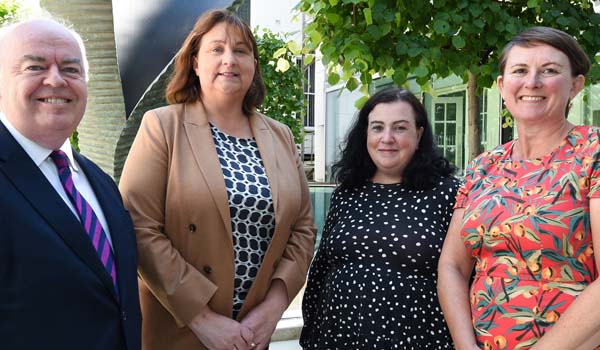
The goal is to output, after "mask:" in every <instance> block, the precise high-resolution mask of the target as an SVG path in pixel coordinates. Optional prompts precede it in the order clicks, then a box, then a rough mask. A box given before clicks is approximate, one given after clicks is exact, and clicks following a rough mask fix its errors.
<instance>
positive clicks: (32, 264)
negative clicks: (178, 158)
mask: <svg viewBox="0 0 600 350" xmlns="http://www.w3.org/2000/svg"><path fill="white" fill-rule="evenodd" d="M86 100H87V61H86V58H85V50H84V47H83V43H82V41H81V38H80V37H79V35H77V34H76V33H74V32H73V31H71V30H69V29H67V28H65V27H64V26H63V25H61V24H59V23H57V22H54V21H51V20H29V21H26V22H21V23H18V24H14V25H11V26H9V27H6V28H3V29H2V30H1V31H0V110H1V111H2V113H1V114H0V122H1V123H0V348H1V349H9V350H23V349H25V350H27V349H61V350H62V349H77V350H92V349H93V350H96V349H97V350H113V349H114V350H120V349H128V350H129V349H133V350H138V349H140V348H141V344H140V342H141V340H140V338H141V313H140V308H139V300H138V288H137V278H136V265H137V256H136V244H135V236H134V233H133V227H132V224H131V220H130V218H129V215H128V213H127V211H126V210H125V209H124V207H123V203H122V200H121V197H120V195H119V192H118V190H117V187H116V186H115V184H114V182H113V180H112V179H111V178H110V177H109V176H108V175H106V174H105V173H104V172H102V170H100V168H98V167H97V166H96V165H95V164H93V163H92V162H91V161H90V160H88V159H87V158H85V157H83V156H81V155H79V154H78V153H76V152H75V151H73V150H72V149H71V146H70V144H69V140H68V138H69V135H71V133H72V132H73V131H74V130H75V128H76V127H77V125H78V124H79V122H80V120H81V118H82V117H83V114H84V112H85V106H86Z"/></svg>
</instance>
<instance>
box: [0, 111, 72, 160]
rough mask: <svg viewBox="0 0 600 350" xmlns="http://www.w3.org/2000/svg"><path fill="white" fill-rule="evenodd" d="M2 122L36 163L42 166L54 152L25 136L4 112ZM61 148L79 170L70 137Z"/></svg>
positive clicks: (0, 120) (0, 115) (1, 114)
mask: <svg viewBox="0 0 600 350" xmlns="http://www.w3.org/2000/svg"><path fill="white" fill-rule="evenodd" d="M0 122H2V124H4V126H6V129H8V132H10V134H11V135H12V136H13V137H14V138H15V140H16V141H17V143H18V144H19V145H20V146H21V147H22V148H23V150H25V153H27V155H29V157H30V158H31V159H32V160H33V162H34V163H35V165H37V166H38V167H40V165H42V163H43V162H44V161H45V160H46V159H47V158H48V157H49V156H50V153H52V150H51V149H48V148H46V147H43V146H41V145H39V144H37V143H35V142H34V141H31V140H30V139H28V138H27V137H25V136H24V135H23V134H21V132H20V131H19V130H17V129H16V128H15V127H14V126H13V125H12V124H11V122H10V121H9V120H8V118H7V117H6V116H5V115H4V113H2V112H0ZM60 150H61V151H63V152H65V154H66V155H67V157H68V158H69V166H70V167H71V169H72V170H74V171H76V172H77V171H79V168H78V167H77V163H75V159H74V158H73V149H72V148H71V144H70V141H69V139H66V140H65V142H64V143H63V144H62V146H60Z"/></svg>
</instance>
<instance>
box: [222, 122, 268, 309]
mask: <svg viewBox="0 0 600 350" xmlns="http://www.w3.org/2000/svg"><path fill="white" fill-rule="evenodd" d="M211 132H212V135H213V139H214V141H215V146H216V148H217V155H218V156H219V162H220V163H221V169H222V171H223V177H224V179H225V187H226V188H227V196H228V198H229V213H230V216H231V231H232V234H233V250H234V257H235V289H234V294H233V315H232V317H233V318H235V317H236V316H237V314H238V312H239V311H240V310H241V308H242V305H243V304H244V300H245V299H246V295H247V294H248V291H249V290H250V287H251V286H252V282H254V279H255V278H256V275H257V274H258V270H259V268H260V264H261V262H262V259H263V257H264V255H265V252H266V251H267V248H268V247H269V243H270V242H271V237H272V236H273V231H274V229H275V213H274V210H273V199H272V197H271V189H270V187H269V180H268V178H267V175H266V173H265V168H264V165H263V163H262V159H261V157H260V153H259V152H258V145H257V144H256V141H255V140H254V139H242V138H236V137H233V136H230V135H226V134H225V133H223V132H221V131H220V130H218V129H217V128H216V127H215V126H212V125H211Z"/></svg>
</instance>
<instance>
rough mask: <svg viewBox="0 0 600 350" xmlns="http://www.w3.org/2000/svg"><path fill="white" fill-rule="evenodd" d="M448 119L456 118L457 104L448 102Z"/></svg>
mask: <svg viewBox="0 0 600 350" xmlns="http://www.w3.org/2000/svg"><path fill="white" fill-rule="evenodd" d="M446 120H456V104H455V103H448V104H447V105H446Z"/></svg>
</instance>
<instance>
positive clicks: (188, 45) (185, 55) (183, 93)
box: [166, 10, 266, 115]
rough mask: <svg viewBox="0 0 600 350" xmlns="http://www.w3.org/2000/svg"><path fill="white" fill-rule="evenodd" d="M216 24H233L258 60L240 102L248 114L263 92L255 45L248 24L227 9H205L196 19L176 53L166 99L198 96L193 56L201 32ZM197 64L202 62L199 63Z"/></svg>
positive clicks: (189, 99) (185, 100)
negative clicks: (250, 81) (250, 82)
mask: <svg viewBox="0 0 600 350" xmlns="http://www.w3.org/2000/svg"><path fill="white" fill-rule="evenodd" d="M219 23H227V25H229V26H232V27H233V28H235V29H237V30H238V31H239V32H240V34H241V36H242V38H243V39H244V40H245V41H246V43H247V44H248V46H250V47H251V48H252V53H253V55H254V59H255V60H256V62H257V64H256V69H255V71H254V77H253V78H252V84H250V88H249V89H248V92H247V93H246V96H244V102H243V104H242V111H243V112H244V114H245V115H250V114H251V113H252V112H253V111H254V109H255V108H257V107H258V106H260V105H261V103H262V102H263V100H264V98H265V94H266V88H265V84H264V82H263V79H262V75H261V74H260V66H259V64H258V62H259V58H258V48H257V47H256V40H255V39H254V35H253V34H252V31H251V30H250V28H249V27H248V25H247V24H246V23H244V22H243V21H242V20H241V19H240V18H239V17H237V16H236V15H235V14H233V13H231V12H229V11H226V10H212V11H208V12H206V13H205V14H203V15H202V16H200V18H198V21H196V24H195V25H194V28H193V29H192V31H191V32H190V34H189V35H188V36H187V38H186V39H185V41H184V42H183V46H181V49H179V52H178V53H177V55H176V56H175V69H174V71H173V75H172V76H171V81H169V85H167V89H166V97H167V102H168V103H170V104H173V103H191V102H196V101H198V100H199V99H201V96H200V80H199V79H198V76H197V75H196V73H195V72H194V58H195V57H196V55H197V54H198V49H199V48H200V41H201V40H202V37H203V36H204V34H206V33H207V32H209V31H210V30H211V29H212V28H213V27H214V26H215V25H217V24H219ZM198 64H202V62H199V63H198Z"/></svg>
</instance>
